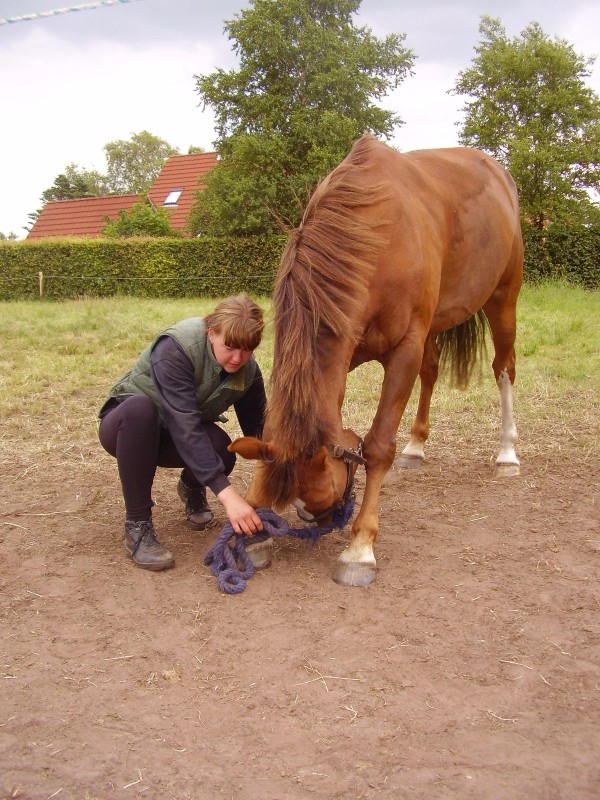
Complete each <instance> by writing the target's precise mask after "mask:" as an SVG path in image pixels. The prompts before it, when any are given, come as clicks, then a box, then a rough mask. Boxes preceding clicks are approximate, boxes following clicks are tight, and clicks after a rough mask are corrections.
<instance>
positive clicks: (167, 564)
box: [125, 545, 175, 572]
mask: <svg viewBox="0 0 600 800" xmlns="http://www.w3.org/2000/svg"><path fill="white" fill-rule="evenodd" d="M125 552H126V553H127V555H128V556H129V558H130V559H131V560H132V561H133V563H134V564H135V565H136V566H137V567H141V568H142V569H149V570H151V571H152V572H160V571H161V570H163V569H171V567H174V566H175V559H174V558H172V559H171V560H170V561H162V562H157V563H155V564H143V563H142V562H141V561H138V560H137V559H136V557H135V556H134V555H133V554H132V553H131V552H130V551H129V548H128V547H127V545H125Z"/></svg>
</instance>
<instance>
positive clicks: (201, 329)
mask: <svg viewBox="0 0 600 800" xmlns="http://www.w3.org/2000/svg"><path fill="white" fill-rule="evenodd" d="M263 328H264V320H263V314H262V311H261V309H260V308H259V306H257V305H256V303H254V302H253V301H252V300H251V299H250V298H249V297H247V296H246V295H244V294H240V295H237V296H236V297H229V298H227V299H226V300H223V302H221V303H219V305H218V306H217V307H216V308H215V309H214V311H212V312H211V313H210V314H208V315H207V316H206V317H204V318H203V317H192V318H190V319H185V320H182V321H181V322H178V323H176V324H175V325H172V326H171V327H169V328H167V329H166V330H164V331H162V333H159V334H158V336H157V337H156V338H155V339H154V341H153V342H152V344H150V345H149V347H147V348H146V349H145V350H144V351H143V353H142V354H141V355H140V357H139V358H138V360H137V361H136V363H135V364H134V366H133V368H132V369H131V370H129V372H127V373H126V374H125V375H123V376H122V377H121V378H120V379H119V380H118V381H117V383H116V384H115V385H114V386H113V387H112V389H111V391H110V396H109V398H108V400H107V401H106V402H105V403H104V405H103V406H102V408H101V410H100V414H99V416H100V418H101V422H100V429H99V436H100V442H101V444H102V446H103V447H104V449H105V450H106V451H107V452H108V453H110V454H111V455H112V456H115V458H116V459H117V465H118V469H119V478H120V480H121V486H122V489H123V497H124V500H125V548H126V550H127V552H128V554H129V555H130V557H131V558H132V559H133V561H134V562H135V563H136V564H137V565H138V566H139V567H143V568H144V569H151V570H162V569H168V568H169V567H172V566H174V564H175V559H174V558H173V555H172V553H170V552H169V551H168V550H166V549H165V548H164V547H163V546H162V545H161V544H160V542H159V541H158V539H157V536H156V531H155V529H154V525H153V523H152V506H153V505H154V503H153V501H152V484H153V481H154V476H155V474H156V468H157V467H179V468H183V469H182V472H181V477H180V479H179V484H178V487H177V488H178V494H179V496H180V498H181V499H182V500H183V502H184V503H185V513H186V517H187V522H188V525H190V526H191V527H192V528H194V529H196V530H202V529H203V528H205V527H206V526H207V525H209V524H210V522H211V521H212V519H213V514H212V512H211V510H210V508H209V506H208V503H207V500H206V487H208V488H209V489H210V490H211V491H212V492H213V493H214V494H215V495H216V497H217V498H218V500H219V501H220V502H221V504H222V506H223V508H224V509H225V513H226V514H227V517H228V519H229V521H230V523H231V525H232V527H233V530H234V531H235V532H236V533H238V534H249V535H252V534H253V533H255V532H257V531H261V530H262V528H263V525H262V522H261V519H260V517H259V516H258V514H257V513H256V511H255V510H254V509H253V508H252V506H250V505H249V504H248V503H247V502H246V501H245V500H244V498H243V497H242V496H241V495H240V494H239V492H238V491H237V490H236V489H235V487H234V486H233V485H232V484H231V483H230V481H229V478H228V477H227V476H228V475H229V474H230V473H231V471H232V469H233V466H234V464H235V455H234V454H233V453H230V452H229V451H228V450H227V446H228V445H229V444H230V442H231V439H230V438H229V436H228V435H227V433H226V432H225V431H224V430H223V428H221V427H220V426H219V425H217V422H218V421H221V422H223V421H225V418H224V417H223V416H222V415H223V412H224V411H226V410H227V409H228V408H230V407H231V406H233V407H234V409H235V412H236V415H237V418H238V421H239V423H240V427H241V428H242V431H243V433H244V435H248V436H260V434H261V432H262V426H263V418H264V411H265V405H266V397H265V388H264V382H263V378H262V374H261V371H260V368H259V366H258V364H257V363H256V361H255V359H254V355H253V352H254V350H255V349H256V347H258V345H259V343H260V340H261V337H262V332H263ZM259 538H263V539H264V538H265V536H264V535H263V536H262V537H259Z"/></svg>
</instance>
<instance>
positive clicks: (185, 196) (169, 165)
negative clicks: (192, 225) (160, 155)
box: [148, 153, 217, 231]
mask: <svg viewBox="0 0 600 800" xmlns="http://www.w3.org/2000/svg"><path fill="white" fill-rule="evenodd" d="M216 163H217V154H216V153H192V154H190V155H187V156H171V157H170V158H168V159H167V160H166V162H165V165H164V167H163V168H162V170H161V172H160V174H159V176H158V177H157V178H156V180H155V181H154V183H153V184H152V188H151V189H150V191H149V192H148V197H149V198H150V200H152V202H153V204H154V205H155V207H156V208H167V209H171V210H170V213H169V216H170V219H171V225H172V226H173V227H174V228H179V230H182V231H185V230H186V227H187V221H188V216H189V213H190V209H191V207H192V204H193V203H194V200H195V199H196V192H197V190H198V189H203V188H204V186H205V183H204V178H205V176H206V173H207V172H209V171H210V170H211V169H212V168H213V167H214V166H215V165H216ZM176 189H179V190H181V195H180V196H179V199H178V201H177V205H174V206H164V205H163V204H164V202H165V200H166V198H167V196H168V195H169V192H172V191H175V190H176Z"/></svg>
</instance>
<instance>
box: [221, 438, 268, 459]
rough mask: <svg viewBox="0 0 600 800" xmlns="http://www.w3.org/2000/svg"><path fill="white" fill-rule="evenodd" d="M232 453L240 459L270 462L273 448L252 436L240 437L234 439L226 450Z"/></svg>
mask: <svg viewBox="0 0 600 800" xmlns="http://www.w3.org/2000/svg"><path fill="white" fill-rule="evenodd" d="M227 449H228V450H230V451H231V452H232V453H237V454H238V455H240V456H242V458H248V459H257V460H261V461H265V460H267V461H270V460H272V459H273V448H272V447H271V445H270V444H269V443H268V442H263V441H261V440H260V439H257V438H256V437H254V436H241V437H240V438H239V439H235V440H234V441H233V442H232V443H231V444H230V445H229V447H228V448H227Z"/></svg>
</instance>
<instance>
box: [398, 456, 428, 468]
mask: <svg viewBox="0 0 600 800" xmlns="http://www.w3.org/2000/svg"><path fill="white" fill-rule="evenodd" d="M424 460H425V459H424V458H423V456H411V455H405V454H404V453H400V455H399V456H398V458H397V459H396V466H397V467H400V468H401V469H421V467H422V466H423V462H424Z"/></svg>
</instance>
